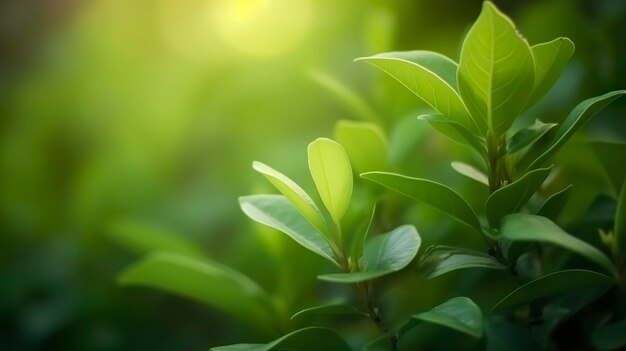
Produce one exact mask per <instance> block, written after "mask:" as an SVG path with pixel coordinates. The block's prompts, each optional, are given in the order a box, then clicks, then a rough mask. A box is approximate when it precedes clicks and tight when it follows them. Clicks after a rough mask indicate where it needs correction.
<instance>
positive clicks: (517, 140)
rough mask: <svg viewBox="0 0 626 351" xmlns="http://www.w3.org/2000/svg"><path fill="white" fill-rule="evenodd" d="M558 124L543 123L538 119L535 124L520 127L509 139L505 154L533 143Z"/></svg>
mask: <svg viewBox="0 0 626 351" xmlns="http://www.w3.org/2000/svg"><path fill="white" fill-rule="evenodd" d="M556 126H557V124H556V123H543V122H541V121H540V120H538V119H537V120H535V123H534V124H533V125H531V126H528V127H526V128H522V129H520V130H519V131H518V132H517V133H515V134H514V135H513V136H512V137H511V138H510V139H509V140H508V141H507V143H506V146H505V148H504V151H505V154H504V155H510V154H513V153H516V152H518V151H520V150H522V149H523V148H525V147H527V146H528V145H531V144H532V143H534V142H535V141H537V140H539V139H540V138H541V137H542V136H544V135H545V134H546V133H547V132H548V131H549V130H550V129H552V128H554V127H556Z"/></svg>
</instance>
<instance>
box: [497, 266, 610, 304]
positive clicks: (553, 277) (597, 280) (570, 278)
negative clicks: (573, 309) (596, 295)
mask: <svg viewBox="0 0 626 351" xmlns="http://www.w3.org/2000/svg"><path fill="white" fill-rule="evenodd" d="M612 284H614V281H613V279H612V278H611V277H608V276H606V275H604V274H600V273H597V272H593V271H587V270H583V269H571V270H565V271H559V272H554V273H550V274H547V275H544V276H543V277H541V278H538V279H535V280H533V281H531V282H528V283H526V284H524V285H522V286H520V287H519V288H517V289H515V290H513V291H512V292H511V293H509V294H508V295H507V296H505V297H504V298H503V299H502V300H500V301H499V302H498V303H497V304H496V305H495V306H494V307H493V308H492V309H491V312H493V313H497V312H501V311H504V310H506V309H507V308H511V307H515V306H519V305H521V304H524V303H528V302H532V301H535V300H538V299H543V298H546V297H551V296H554V295H559V294H563V293H566V292H570V291H572V290H575V289H582V288H593V287H609V286H611V285H612Z"/></svg>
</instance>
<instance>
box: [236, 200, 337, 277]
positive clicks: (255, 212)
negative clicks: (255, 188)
mask: <svg viewBox="0 0 626 351" xmlns="http://www.w3.org/2000/svg"><path fill="white" fill-rule="evenodd" d="M239 205H240V206H241V209H242V210H243V212H244V213H245V214H246V215H247V216H248V217H250V218H251V219H253V220H255V221H257V222H259V223H261V224H265V225H267V226H270V227H272V228H274V229H277V230H280V231H281V232H283V233H285V234H287V235H289V236H290V237H291V238H292V239H293V240H295V241H296V242H297V243H298V244H300V245H302V246H304V247H306V248H307V249H309V250H311V251H313V252H315V253H316V254H318V255H320V256H322V257H324V258H325V259H327V260H329V261H331V262H332V263H334V264H336V265H337V266H340V265H339V263H338V261H337V258H336V256H335V254H334V253H333V250H332V249H331V247H330V246H329V244H328V242H327V241H326V239H325V238H324V237H323V236H322V234H320V233H319V232H318V231H317V229H315V227H314V226H313V225H312V224H311V223H309V222H308V221H307V220H306V219H305V218H304V217H303V216H302V214H301V213H300V212H299V211H298V209H296V207H295V206H294V205H293V204H292V203H291V202H290V201H289V200H288V199H287V198H286V197H285V196H282V195H251V196H242V197H240V198H239Z"/></svg>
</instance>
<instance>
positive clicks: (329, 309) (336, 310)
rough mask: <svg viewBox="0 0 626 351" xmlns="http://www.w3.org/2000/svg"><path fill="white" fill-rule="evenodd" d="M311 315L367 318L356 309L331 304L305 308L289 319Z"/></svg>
mask: <svg viewBox="0 0 626 351" xmlns="http://www.w3.org/2000/svg"><path fill="white" fill-rule="evenodd" d="M312 314H330V315H341V314H352V315H358V316H367V313H365V312H363V311H361V310H359V309H358V308H356V307H354V306H352V305H345V304H331V305H321V306H315V307H310V308H305V309H303V310H302V311H299V312H297V313H296V314H294V315H293V316H291V319H296V318H301V317H304V316H309V315H312Z"/></svg>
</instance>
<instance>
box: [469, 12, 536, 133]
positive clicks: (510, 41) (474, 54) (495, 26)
mask: <svg viewBox="0 0 626 351" xmlns="http://www.w3.org/2000/svg"><path fill="white" fill-rule="evenodd" d="M534 74H535V73H534V63H533V56H532V52H531V49H530V46H529V45H528V43H527V42H526V40H525V39H523V38H522V37H521V35H520V34H519V33H518V32H517V30H516V29H515V26H514V24H513V22H512V21H511V20H510V19H509V18H508V17H506V16H505V15H503V14H502V13H501V12H500V11H498V9H497V8H496V7H495V6H494V5H493V4H492V3H490V2H488V1H486V2H484V3H483V8H482V11H481V13H480V16H479V17H478V19H477V20H476V22H475V23H474V25H473V26H472V28H471V29H470V30H469V32H468V33H467V36H466V37H465V41H464V42H463V47H462V49H461V60H460V62H459V70H458V82H459V92H460V93H461V97H462V98H463V101H464V102H465V104H466V106H467V108H468V110H469V111H470V113H471V114H472V117H474V119H475V120H476V123H477V124H478V126H479V128H480V131H481V133H482V134H483V135H486V134H487V130H492V131H493V132H494V133H495V135H496V136H500V135H503V134H504V133H505V132H506V131H507V130H508V129H509V128H510V127H511V125H512V124H513V121H515V118H517V116H518V115H519V114H520V113H521V112H522V110H523V109H524V107H525V106H526V103H527V102H528V99H529V98H530V94H531V93H532V89H533V84H534Z"/></svg>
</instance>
